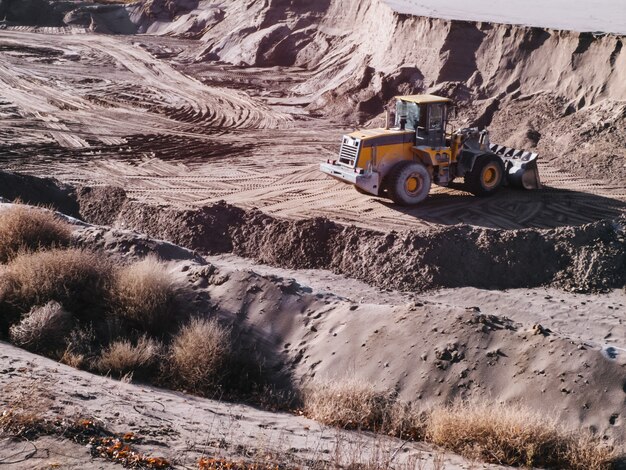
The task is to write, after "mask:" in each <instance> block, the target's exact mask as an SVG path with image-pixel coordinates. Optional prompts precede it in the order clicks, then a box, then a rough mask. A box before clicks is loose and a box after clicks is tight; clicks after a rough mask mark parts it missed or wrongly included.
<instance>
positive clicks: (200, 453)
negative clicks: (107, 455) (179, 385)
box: [0, 342, 503, 470]
mask: <svg viewBox="0 0 626 470" xmlns="http://www.w3.org/2000/svg"><path fill="white" fill-rule="evenodd" d="M0 389H2V395H1V396H0V406H2V407H6V408H5V409H11V406H12V401H13V400H17V399H23V398H24V394H28V397H29V400H30V406H31V409H38V408H39V409H41V408H43V410H42V412H41V416H52V417H54V416H65V417H74V416H76V417H90V418H94V419H96V420H98V421H99V422H100V423H101V424H103V425H104V426H105V428H106V429H107V430H109V431H111V432H115V433H121V434H126V433H128V432H133V433H135V434H136V436H137V437H141V438H142V440H143V442H141V443H140V444H139V445H138V446H136V448H137V450H139V451H142V452H143V453H145V454H147V455H150V456H154V457H157V456H159V457H165V458H167V459H168V460H169V461H170V462H171V463H172V464H173V466H174V468H197V462H198V460H199V459H200V458H201V457H209V458H212V457H216V458H232V459H233V460H236V461H240V460H244V459H252V460H254V459H259V460H261V461H264V460H266V459H267V458H270V459H271V460H270V461H275V462H284V463H287V464H290V465H291V466H299V465H303V462H306V461H307V460H309V459H312V460H314V461H326V462H328V463H329V465H330V466H331V467H333V466H334V465H335V464H339V465H341V464H345V463H349V462H352V461H353V459H355V460H356V461H361V462H368V461H378V462H381V464H383V462H385V461H389V459H390V457H391V456H393V455H394V454H396V455H395V457H394V458H393V460H392V462H393V463H394V464H396V465H399V464H402V463H404V462H421V465H423V467H419V468H424V470H426V469H432V464H433V461H434V459H437V460H439V461H443V462H444V463H445V467H444V468H446V469H450V470H470V469H474V470H477V469H483V468H484V469H494V470H495V469H499V468H503V467H499V466H496V465H485V464H478V463H475V462H467V461H465V460H464V459H462V458H459V457H456V456H454V455H449V454H446V453H443V452H441V451H438V450H437V449H434V448H432V447H429V446H427V445H424V444H416V443H405V442H403V441H401V440H398V439H391V438H385V437H381V436H374V435H372V434H369V433H357V432H348V431H342V430H339V429H334V428H328V427H325V426H322V425H320V424H318V423H316V422H315V421H311V420H309V419H306V418H303V417H300V416H295V415H292V414H286V413H270V412H266V411H262V410H259V409H257V408H254V407H250V406H245V405H239V404H232V403H224V402H220V401H216V400H208V399H203V398H198V397H193V396H190V395H185V394H181V393H176V392H170V391H167V390H160V389H155V388H153V387H149V386H145V385H143V386H142V385H135V384H127V383H122V382H119V381H114V380H111V379H108V378H103V377H98V376H94V375H91V374H89V373H87V372H82V371H78V370H76V369H72V368H70V367H68V366H65V365H63V364H58V363H56V362H54V361H51V360H49V359H45V358H42V357H40V356H35V355H33V354H30V353H28V352H26V351H23V350H20V349H17V348H15V347H13V346H10V345H8V344H6V343H4V342H0ZM0 444H1V445H0V463H2V464H4V465H9V467H5V468H15V469H24V470H25V469H35V468H37V469H44V468H59V467H60V468H69V469H81V468H83V469H84V468H98V469H100V468H102V469H109V468H120V466H119V465H115V464H113V463H109V462H107V461H104V460H102V459H97V458H96V459H94V458H93V457H92V456H91V454H90V450H89V449H88V448H86V447H85V446H80V445H77V444H75V443H73V442H72V441H70V440H64V439H61V438H53V437H43V438H41V439H37V440H34V441H13V440H11V439H6V438H4V439H0ZM398 449H400V450H398ZM383 465H384V464H383Z"/></svg>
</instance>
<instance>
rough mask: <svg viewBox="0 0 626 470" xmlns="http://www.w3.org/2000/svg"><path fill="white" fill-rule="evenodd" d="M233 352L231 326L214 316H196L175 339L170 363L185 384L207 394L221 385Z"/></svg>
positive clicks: (176, 375)
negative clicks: (226, 365)
mask: <svg viewBox="0 0 626 470" xmlns="http://www.w3.org/2000/svg"><path fill="white" fill-rule="evenodd" d="M230 354H231V342H230V331H229V330H228V329H226V328H224V327H223V326H221V325H220V324H219V323H218V322H217V320H215V319H211V320H206V319H193V320H192V321H191V322H190V323H188V324H187V325H185V326H183V327H182V328H181V330H180V332H179V333H178V334H177V335H176V337H175V338H174V340H173V342H172V346H171V350H170V366H171V370H172V372H173V374H174V376H175V377H176V378H177V379H178V381H179V382H180V383H181V385H182V386H184V387H187V388H188V389H190V390H193V391H198V392H200V391H201V392H205V393H206V392H207V391H209V390H210V389H211V388H212V387H214V386H216V385H218V383H219V378H220V375H221V374H222V373H223V371H222V367H223V366H224V365H225V364H226V363H227V361H228V359H229V357H230Z"/></svg>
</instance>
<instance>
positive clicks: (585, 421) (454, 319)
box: [189, 269, 626, 440]
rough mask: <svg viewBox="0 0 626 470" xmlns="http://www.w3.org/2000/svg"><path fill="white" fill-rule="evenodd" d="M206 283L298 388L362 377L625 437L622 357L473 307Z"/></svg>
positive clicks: (236, 275) (281, 286)
mask: <svg viewBox="0 0 626 470" xmlns="http://www.w3.org/2000/svg"><path fill="white" fill-rule="evenodd" d="M193 273H194V270H193V269H192V271H191V272H190V274H189V276H192V277H193V276H194V274H193ZM206 279H207V283H208V287H207V290H208V292H209V295H210V297H211V299H212V301H213V302H215V305H216V307H217V308H218V311H219V312H221V314H222V315H224V316H225V317H226V318H229V319H232V318H237V321H238V322H239V323H240V325H241V327H242V328H243V329H244V330H245V328H248V330H249V334H250V335H255V336H257V337H259V341H258V344H260V345H262V347H263V348H264V349H266V350H268V351H274V353H273V358H272V355H270V354H268V360H270V361H272V362H271V363H270V364H268V366H270V367H272V366H273V368H274V369H276V370H284V371H288V372H290V373H291V374H293V376H294V377H295V378H296V379H297V380H299V381H300V382H301V383H306V382H307V381H309V380H311V379H313V378H319V379H322V380H324V379H331V380H341V379H343V378H346V377H350V376H351V375H356V376H357V377H359V378H361V379H364V380H366V381H367V382H368V383H372V384H376V387H377V388H378V389H380V390H381V391H382V390H387V391H394V392H395V393H397V394H398V395H399V397H400V398H401V399H402V400H407V401H411V402H413V403H415V404H416V405H417V406H419V407H420V408H422V409H430V408H432V407H436V406H439V405H442V404H444V403H448V402H450V401H451V400H454V399H455V398H459V397H463V398H474V399H476V398H478V399H481V398H482V399H486V400H490V399H493V398H494V397H497V399H498V400H502V401H505V402H509V403H511V402H518V403H523V404H524V405H526V406H530V407H532V408H533V409H535V410H538V411H540V412H542V413H547V414H549V415H550V416H557V417H558V419H559V420H560V422H562V423H563V424H565V425H567V426H574V427H581V426H583V427H589V428H591V429H593V430H594V431H596V432H598V433H600V435H603V434H605V435H606V436H607V437H610V438H616V439H618V440H622V439H623V438H624V437H626V435H624V429H622V427H620V426H614V425H613V424H611V423H614V422H615V418H612V416H613V417H614V416H622V415H623V413H624V411H625V409H624V406H625V405H624V403H625V402H624V397H625V395H624V393H625V391H624V389H623V387H624V383H625V382H624V381H625V379H626V378H625V376H624V371H623V369H622V367H623V364H624V356H622V355H621V353H620V354H618V355H617V356H613V359H610V356H609V355H606V354H605V353H604V352H602V351H600V350H598V349H592V348H589V347H588V346H585V345H584V344H583V343H580V342H576V341H571V340H569V339H567V338H564V337H561V336H559V335H558V334H555V333H553V332H551V331H550V330H549V328H547V327H545V326H541V325H534V326H533V325H528V324H519V323H515V322H512V321H511V320H509V319H507V318H501V317H497V316H493V315H485V314H483V313H481V312H480V309H478V308H474V309H465V308H460V307H454V306H442V305H435V304H431V303H428V302H426V303H424V302H417V303H414V304H405V305H398V306H390V305H375V304H354V303H352V302H350V301H346V300H345V299H341V298H337V297H334V296H333V295H326V296H324V295H321V294H317V293H315V292H307V290H306V289H304V288H302V287H301V286H299V285H298V283H297V282H296V281H294V280H292V279H284V278H278V277H271V276H259V275H257V274H254V273H250V272H245V271H237V272H232V273H229V272H226V271H223V270H218V271H213V273H212V275H211V276H210V277H207V278H206ZM275 351H279V354H278V355H276V352H275ZM614 351H615V350H614ZM598 397H602V398H601V400H598Z"/></svg>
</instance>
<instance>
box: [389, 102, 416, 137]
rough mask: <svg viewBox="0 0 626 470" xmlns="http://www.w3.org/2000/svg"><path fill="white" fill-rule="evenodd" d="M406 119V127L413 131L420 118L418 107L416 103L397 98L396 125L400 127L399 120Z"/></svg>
mask: <svg viewBox="0 0 626 470" xmlns="http://www.w3.org/2000/svg"><path fill="white" fill-rule="evenodd" d="M401 119H406V128H407V129H409V130H411V131H414V130H415V129H417V126H418V123H419V120H420V108H419V106H418V105H417V103H409V102H407V101H402V100H398V102H397V103H396V126H395V127H400V120H401Z"/></svg>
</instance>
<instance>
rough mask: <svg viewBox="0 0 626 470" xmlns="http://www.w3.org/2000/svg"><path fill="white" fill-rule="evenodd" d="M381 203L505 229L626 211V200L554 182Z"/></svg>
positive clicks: (437, 219)
mask: <svg viewBox="0 0 626 470" xmlns="http://www.w3.org/2000/svg"><path fill="white" fill-rule="evenodd" d="M378 202H379V203H380V204H383V205H384V206H386V207H388V208H390V209H393V210H395V211H398V212H401V213H403V214H406V215H408V216H411V217H415V218H417V219H421V220H424V221H426V222H431V223H433V224H438V225H456V224H468V225H473V226H477V227H485V228H494V229H507V230H515V229H524V228H539V229H552V228H558V227H565V226H572V225H583V224H587V223H592V222H596V221H599V220H603V219H614V218H617V217H619V216H620V215H623V214H626V201H624V200H619V199H613V198H611V197H606V196H602V195H597V194H592V193H587V192H582V191H573V190H568V189H561V188H555V187H550V186H544V188H543V189H541V190H534V191H523V190H518V189H512V188H503V189H502V190H500V191H499V192H498V193H497V194H495V195H493V196H491V197H487V198H478V197H476V196H473V195H470V194H468V193H466V192H463V191H460V190H458V189H447V188H446V189H443V188H442V189H441V190H439V189H435V190H434V191H433V192H432V193H431V194H430V196H429V197H428V199H427V200H426V201H424V202H423V203H421V204H420V205H419V206H417V207H402V206H398V205H396V204H394V203H392V202H391V201H389V200H387V199H379V200H378Z"/></svg>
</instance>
